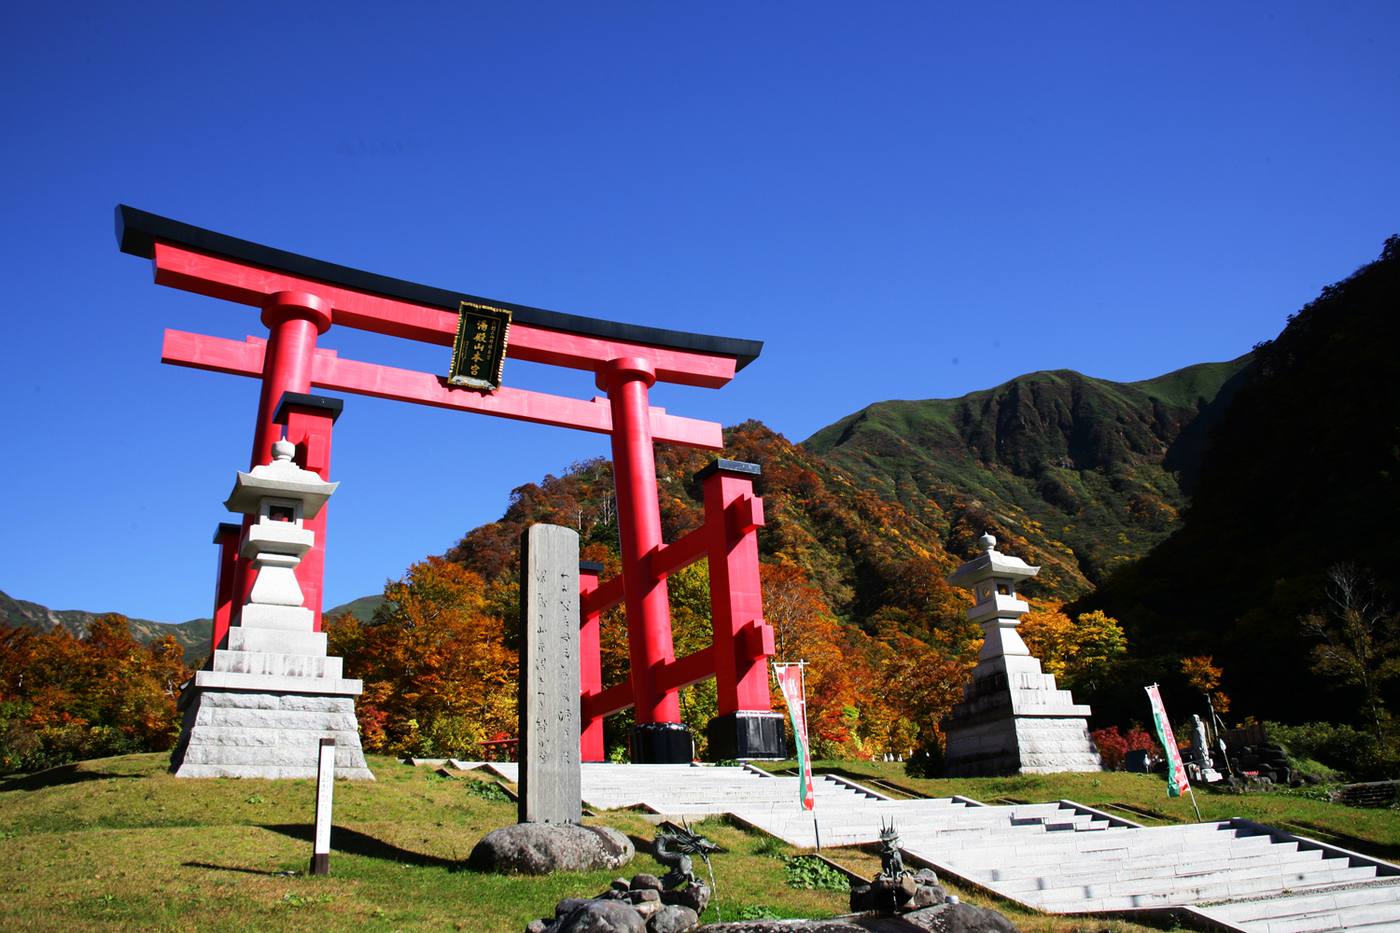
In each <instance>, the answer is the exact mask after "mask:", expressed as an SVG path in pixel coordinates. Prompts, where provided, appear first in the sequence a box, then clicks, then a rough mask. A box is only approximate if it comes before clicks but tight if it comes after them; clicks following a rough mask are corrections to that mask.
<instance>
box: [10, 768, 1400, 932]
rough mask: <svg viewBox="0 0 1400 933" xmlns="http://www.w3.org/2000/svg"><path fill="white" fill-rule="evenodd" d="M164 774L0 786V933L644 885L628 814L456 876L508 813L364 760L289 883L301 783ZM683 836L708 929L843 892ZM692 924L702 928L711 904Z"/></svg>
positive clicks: (1055, 783) (507, 919) (854, 861)
mask: <svg viewBox="0 0 1400 933" xmlns="http://www.w3.org/2000/svg"><path fill="white" fill-rule="evenodd" d="M827 764H829V765H833V766H839V767H840V768H841V769H843V770H845V771H847V772H848V773H852V774H860V775H866V776H870V777H875V778H884V779H887V780H893V781H896V782H898V783H901V784H907V785H909V786H911V787H917V788H918V789H920V790H923V791H927V792H933V793H940V794H947V793H963V794H966V795H968V796H972V797H977V798H979V799H986V800H991V799H994V798H996V797H1000V796H1016V797H1018V798H1019V799H1035V800H1052V799H1056V798H1058V797H1066V796H1068V797H1073V798H1075V799H1078V800H1082V801H1083V802H1085V803H1090V804H1095V803H1102V802H1113V801H1124V802H1133V803H1140V804H1141V805H1142V806H1149V807H1150V808H1151V809H1155V810H1157V811H1159V812H1163V813H1166V814H1169V815H1171V816H1173V817H1179V816H1181V815H1182V814H1181V812H1180V811H1181V805H1180V803H1179V802H1178V801H1168V800H1167V798H1166V796H1165V793H1164V792H1162V791H1161V789H1162V784H1161V782H1160V780H1157V779H1153V778H1146V777H1142V776H1133V775H1116V774H1105V775H1100V776H1098V777H1097V778H1095V777H1085V776H1070V775H1062V776H1056V777H1055V778H1054V779H1049V778H1047V779H1040V778H1034V779H1027V778H1014V779H1007V780H1003V781H1000V782H992V781H914V780H912V779H907V778H905V777H904V776H903V772H902V770H901V769H900V768H899V766H898V765H883V764H868V763H858V762H838V763H827ZM165 766H166V757H165V756H164V755H129V756H124V757H119V758H106V759H99V760H95V761H88V762H83V763H81V764H77V765H70V766H65V767H63V768H56V769H53V770H50V771H46V772H42V773H40V774H37V775H31V776H27V777H18V778H10V779H7V780H0V851H2V852H3V853H4V858H3V859H0V890H3V891H4V892H5V897H3V898H0V929H4V930H24V929H53V930H59V929H61V930H64V931H71V930H89V929H116V928H121V929H161V930H194V929H198V930H200V931H201V933H203V931H213V930H301V929H310V928H315V929H317V930H318V931H335V930H355V931H372V930H417V929H449V930H482V931H512V933H514V931H519V930H522V929H523V928H524V926H525V924H526V923H527V922H528V921H529V920H531V919H533V918H535V917H540V916H547V915H551V914H552V913H553V908H554V904H555V902H556V901H557V900H559V899H560V898H562V897H567V896H587V895H592V894H595V893H597V892H598V891H601V890H603V889H604V888H605V887H607V884H608V882H609V881H610V880H611V878H612V877H613V876H614V875H616V874H626V875H627V876H629V877H630V876H631V875H632V874H634V873H636V872H639V871H648V872H657V873H659V872H660V871H661V867H660V866H659V865H657V864H656V862H654V861H653V860H652V858H651V857H650V855H649V854H643V853H645V852H649V843H650V840H651V838H652V836H653V833H654V827H653V826H652V824H651V823H649V822H648V821H647V820H646V819H645V818H644V817H643V816H642V815H641V814H638V813H632V812H628V811H609V812H607V813H604V814H602V815H601V816H600V817H599V818H598V820H599V821H600V822H604V823H607V824H608V825H611V826H614V827H616V828H618V829H620V830H622V831H623V832H625V833H627V834H629V835H630V836H632V838H633V841H634V842H635V843H638V856H637V858H636V859H635V861H634V862H633V863H632V864H631V865H629V866H628V867H627V868H626V869H624V870H623V871H622V872H593V873H585V874H579V873H561V874H557V875H553V876H550V877H547V878H527V877H502V876H496V875H487V874H478V873H476V872H472V871H468V870H466V869H465V867H464V864H463V863H464V862H465V860H466V857H467V855H468V853H469V852H470V851H471V849H472V846H473V845H475V843H476V841H477V840H478V839H480V838H481V836H483V835H484V834H485V833H486V832H488V831H489V830H491V829H494V828H496V827H498V826H504V825H506V824H509V823H512V822H514V820H515V806H514V804H512V803H509V802H505V801H501V800H493V799H486V798H483V797H482V796H480V795H479V794H478V793H473V790H474V789H475V790H480V784H479V783H478V782H477V780H476V779H475V778H471V777H461V778H452V777H444V776H441V775H439V774H437V773H436V772H434V771H433V770H432V769H430V768H412V767H408V766H405V765H401V764H399V763H397V762H395V761H394V760H392V759H389V758H376V757H371V759H370V766H371V768H373V770H374V772H375V774H376V776H377V777H378V778H379V780H378V781H377V782H375V783H372V784H370V783H354V782H341V783H338V784H337V785H336V800H335V827H336V828H335V832H334V834H333V836H332V841H331V845H332V850H333V851H332V855H331V875H330V876H329V877H325V878H313V877H308V876H307V875H306V874H305V870H306V866H307V862H308V860H309V858H310V849H311V845H310V823H311V820H312V816H313V813H314V807H315V804H314V800H313V796H314V790H315V788H314V785H313V782H312V781H310V780H297V781H257V780H235V779H214V780H176V779H175V778H173V777H171V776H170V775H168V774H166V773H165ZM1096 780H1097V781H1098V783H1097V784H1094V783H1092V782H1094V781H1096ZM1153 782H1155V783H1153ZM1154 789H1155V790H1156V791H1157V792H1158V793H1156V794H1154V793H1152V791H1153V790H1154ZM1091 791H1092V792H1093V793H1091ZM1208 800H1209V801H1210V803H1209V804H1208V803H1207V801H1208ZM1217 800H1218V801H1219V804H1220V807H1222V808H1223V809H1220V810H1218V811H1213V812H1218V813H1220V814H1225V813H1226V812H1227V811H1228V812H1229V813H1231V814H1239V815H1244V816H1256V817H1258V818H1261V819H1270V818H1273V819H1274V822H1279V821H1280V820H1279V819H1277V818H1276V815H1286V816H1289V817H1293V818H1297V819H1306V820H1309V821H1317V822H1319V824H1320V825H1325V826H1329V827H1333V828H1334V829H1337V830H1338V831H1340V830H1341V829H1343V828H1348V829H1349V832H1350V833H1353V834H1356V835H1357V836H1358V837H1363V841H1366V842H1367V843H1368V844H1372V843H1374V845H1379V846H1397V845H1400V832H1398V831H1397V822H1400V821H1397V818H1396V815H1395V814H1394V813H1392V812H1390V811H1363V810H1349V809H1346V808H1343V807H1338V806H1335V805H1332V804H1327V803H1322V802H1318V801H1313V800H1306V799H1302V798H1299V797H1286V796H1282V795H1266V796H1259V797H1255V796H1251V797H1244V798H1213V797H1212V798H1207V797H1204V796H1203V797H1202V798H1201V803H1202V809H1203V810H1204V809H1207V807H1208V806H1210V807H1215V804H1216V801H1217ZM1232 804H1234V806H1231V805H1232ZM1246 805H1247V806H1246ZM1187 812H1188V813H1189V806H1188V809H1187ZM701 828H702V831H703V832H705V834H706V835H708V836H709V837H710V838H712V839H714V840H715V841H716V842H718V843H719V844H720V845H721V846H723V847H724V849H725V850H726V851H725V852H722V853H720V854H718V855H716V856H715V857H714V868H715V874H716V876H717V879H718V885H719V890H718V897H717V898H716V900H717V902H718V907H719V908H720V909H721V910H722V911H723V914H724V917H725V919H736V918H738V917H740V916H744V915H750V916H751V915H754V914H756V913H761V914H766V915H776V916H804V917H823V916H831V915H834V914H838V913H842V912H844V911H845V908H846V894H845V892H843V891H822V890H815V891H813V890H800V889H795V888H792V887H789V886H788V885H787V884H786V883H785V873H784V868H785V865H784V862H783V857H784V856H790V855H793V854H795V852H794V850H792V849H789V848H788V847H786V846H785V845H782V844H780V843H778V842H777V841H776V840H773V839H770V838H768V837H765V836H763V835H761V834H757V833H753V832H749V831H747V830H743V829H740V828H737V827H734V826H730V825H728V824H727V823H725V822H723V821H721V820H718V819H715V820H708V821H706V822H705V823H703V824H701ZM827 854H828V855H830V856H832V857H833V858H835V859H836V860H837V861H839V862H842V863H843V864H847V865H850V866H852V867H855V868H857V869H858V870H862V871H865V872H867V873H869V872H870V871H871V870H872V868H871V866H872V865H873V864H874V862H873V860H872V857H871V856H870V855H869V854H868V853H865V852H862V851H859V850H833V851H830V852H828V853H827ZM953 891H954V893H958V894H960V895H961V896H963V898H964V899H965V900H967V901H969V902H972V903H976V904H980V905H982V906H991V907H995V908H996V909H999V910H1002V911H1003V912H1004V913H1006V914H1007V915H1008V916H1009V917H1011V919H1012V921H1013V922H1015V923H1016V924H1017V925H1018V926H1020V927H1021V928H1022V929H1023V930H1028V931H1040V933H1068V931H1071V930H1080V929H1085V930H1104V929H1107V930H1116V931H1135V930H1145V929H1147V928H1145V927H1139V926H1134V925H1132V924H1127V923H1119V922H1098V921H1084V920H1075V919H1072V918H1053V917H1042V916H1040V915H1037V914H1033V913H1030V912H1028V911H1024V910H1021V909H1019V908H1016V907H1015V906H1014V905H1010V904H1007V903H1006V902H1002V901H998V900H997V899H995V898H989V897H986V896H983V895H980V894H978V893H976V892H973V891H962V890H958V889H957V888H953ZM704 919H706V920H714V919H717V917H716V911H715V906H714V905H712V906H711V908H710V910H709V911H707V915H706V917H705V918H704Z"/></svg>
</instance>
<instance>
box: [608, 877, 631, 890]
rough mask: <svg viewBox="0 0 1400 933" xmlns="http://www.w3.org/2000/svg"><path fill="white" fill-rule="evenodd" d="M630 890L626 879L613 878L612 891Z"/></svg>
mask: <svg viewBox="0 0 1400 933" xmlns="http://www.w3.org/2000/svg"><path fill="white" fill-rule="evenodd" d="M630 888H631V885H629V884H628V883H627V879H626V878H614V879H613V880H612V889H613V890H614V891H626V890H628V889H630Z"/></svg>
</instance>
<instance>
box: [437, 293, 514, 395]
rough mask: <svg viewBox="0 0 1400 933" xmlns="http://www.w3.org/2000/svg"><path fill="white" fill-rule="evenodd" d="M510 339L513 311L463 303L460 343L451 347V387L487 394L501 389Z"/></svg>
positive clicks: (459, 319)
mask: <svg viewBox="0 0 1400 933" xmlns="http://www.w3.org/2000/svg"><path fill="white" fill-rule="evenodd" d="M509 337H510V311H508V310H507V309H505V308H493V307H491V306H490V305H480V304H475V303H474V302H470V301H464V302H462V306H461V308H460V310H458V312H457V339H456V340H454V341H453V343H452V369H451V371H450V372H449V373H448V374H447V381H448V383H449V384H450V385H454V386H467V387H468V388H472V389H485V390H486V391H488V392H494V391H495V390H496V389H499V388H500V387H501V370H502V369H503V368H504V366H505V362H506V341H507V340H508V339H509Z"/></svg>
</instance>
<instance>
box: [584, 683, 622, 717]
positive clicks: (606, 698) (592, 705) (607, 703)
mask: <svg viewBox="0 0 1400 933" xmlns="http://www.w3.org/2000/svg"><path fill="white" fill-rule="evenodd" d="M631 705H632V684H631V682H630V681H626V680H624V681H623V682H622V683H620V684H613V685H612V686H611V687H609V688H608V689H606V690H604V691H603V692H602V693H595V694H594V695H593V696H591V697H589V698H587V699H585V700H584V701H583V717H584V718H585V719H593V718H597V719H602V718H603V717H605V716H611V715H612V714H613V713H620V712H622V711H623V710H625V709H627V708H628V707H629V706H631Z"/></svg>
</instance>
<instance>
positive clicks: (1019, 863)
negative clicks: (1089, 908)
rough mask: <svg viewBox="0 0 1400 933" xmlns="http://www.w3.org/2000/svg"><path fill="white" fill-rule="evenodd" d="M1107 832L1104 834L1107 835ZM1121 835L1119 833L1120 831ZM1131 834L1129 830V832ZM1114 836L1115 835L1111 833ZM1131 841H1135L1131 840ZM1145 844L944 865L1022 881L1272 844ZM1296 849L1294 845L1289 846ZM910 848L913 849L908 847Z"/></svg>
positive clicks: (956, 857)
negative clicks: (1033, 876) (1038, 874)
mask: <svg viewBox="0 0 1400 933" xmlns="http://www.w3.org/2000/svg"><path fill="white" fill-rule="evenodd" d="M1109 832H1110V831H1107V830H1106V831H1105V834H1108V833H1109ZM1120 832H1121V831H1120ZM1129 832H1131V830H1130V831H1129ZM1113 835H1115V836H1116V835H1118V833H1113ZM1134 841H1135V840H1134ZM1147 842H1149V840H1144V844H1140V845H1137V846H1134V845H1132V843H1131V842H1128V843H1127V844H1126V845H1123V846H1114V847H1110V848H1104V849H1091V850H1088V851H1075V852H1065V851H1064V850H1063V849H1062V848H1059V847H1054V848H1052V847H1048V846H1039V847H1037V846H1023V847H1022V849H1023V850H1029V851H1020V852H1003V853H1002V854H1001V855H1000V856H999V857H998V856H995V855H987V854H985V853H979V854H978V856H977V857H976V858H973V857H970V856H965V855H964V854H962V853H955V854H953V855H950V856H949V857H948V859H947V861H948V863H949V864H950V865H951V864H955V865H957V866H958V868H959V870H961V871H972V872H977V873H979V876H983V875H992V874H997V873H999V874H1000V876H1001V877H1002V878H1012V877H1025V876H1028V875H1030V874H1033V873H1035V872H1039V871H1042V870H1043V869H1044V867H1045V866H1050V867H1051V868H1052V869H1053V870H1055V871H1059V870H1061V867H1063V870H1067V871H1079V870H1083V871H1088V872H1092V871H1097V870H1099V869H1100V867H1101V866H1119V865H1122V864H1124V863H1126V862H1130V861H1131V862H1133V863H1143V864H1161V865H1171V864H1176V863H1178V862H1189V861H1192V860H1200V859H1206V858H1241V857H1244V858H1247V857H1249V856H1250V855H1253V854H1259V853H1264V852H1268V851H1271V850H1272V849H1273V848H1274V844H1273V843H1272V841H1271V840H1269V839H1268V838H1267V837H1265V838H1263V839H1259V838H1257V837H1248V836H1243V837H1234V838H1232V839H1228V840H1221V841H1219V842H1215V843H1213V844H1211V845H1209V846H1205V845H1200V844H1187V845H1179V844H1176V845H1156V844H1152V845H1148V844H1146V843H1147ZM1293 847H1294V848H1295V849H1296V844H1293ZM910 848H914V846H913V845H912V844H911V845H910Z"/></svg>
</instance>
